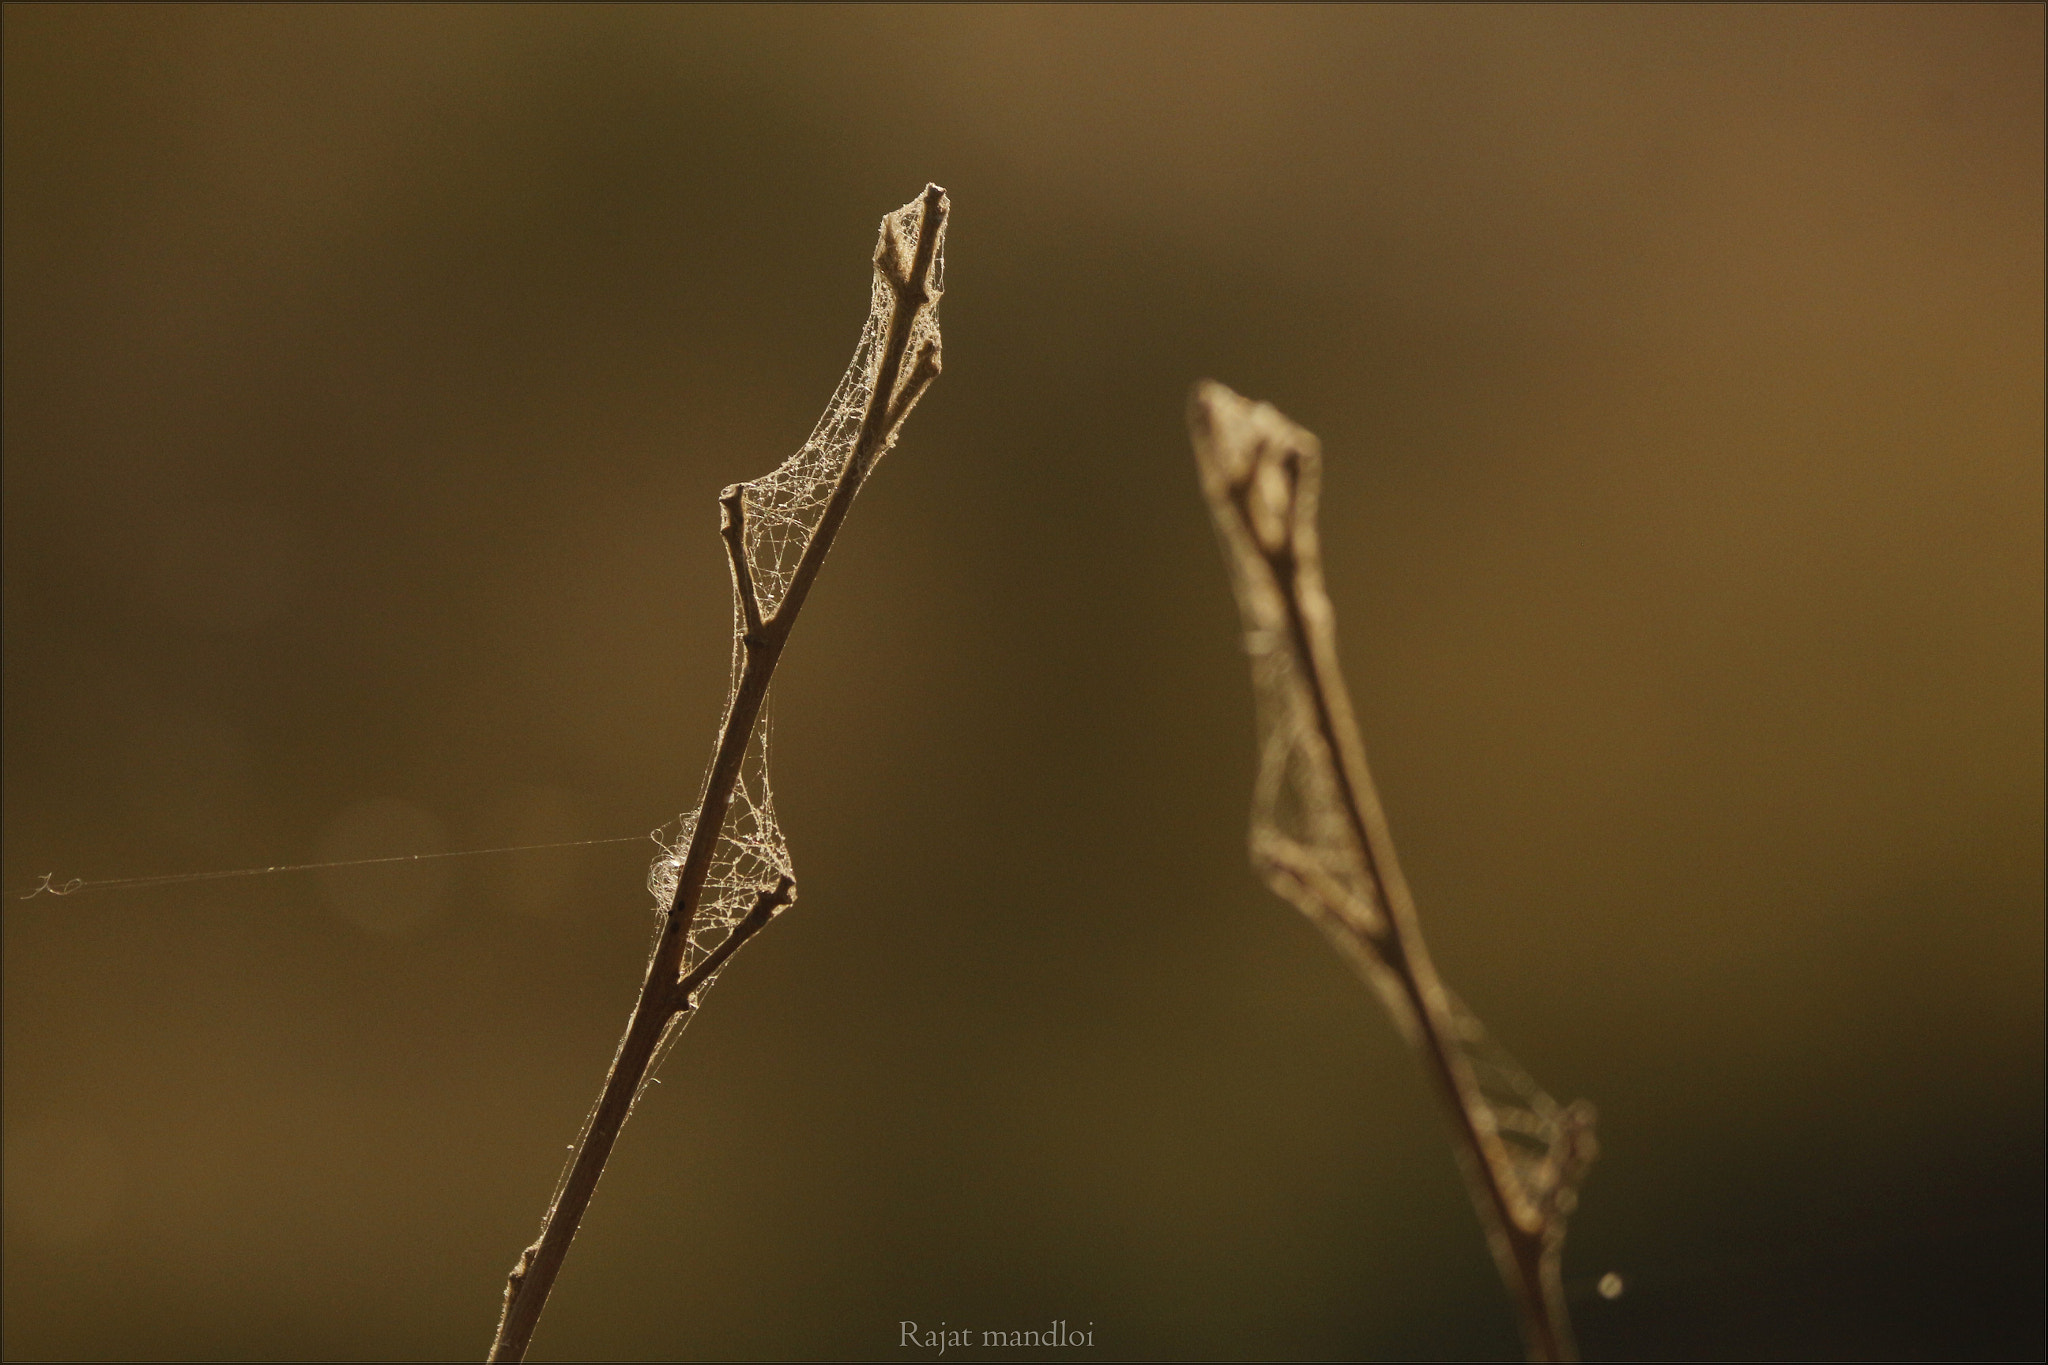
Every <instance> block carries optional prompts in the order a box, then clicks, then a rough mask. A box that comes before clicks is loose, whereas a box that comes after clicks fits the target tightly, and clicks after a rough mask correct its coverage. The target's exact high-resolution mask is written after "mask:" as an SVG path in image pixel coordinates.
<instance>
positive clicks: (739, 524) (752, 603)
mask: <svg viewBox="0 0 2048 1365" xmlns="http://www.w3.org/2000/svg"><path fill="white" fill-rule="evenodd" d="M718 507H719V518H718V534H719V536H720V537H721V538H722V539H723V540H724V541H725V557H726V559H727V560H728V561H729V563H730V565H731V568H732V587H733V592H734V594H735V595H737V596H738V598H739V600H740V619H741V620H742V621H743V622H744V623H745V627H746V635H745V639H746V642H747V644H749V645H750V646H758V644H759V642H760V639H761V598H760V595H759V594H758V593H756V592H755V590H754V571H753V569H752V568H750V567H749V566H748V564H747V492H746V490H745V489H744V488H742V487H740V486H739V485H738V484H732V485H730V486H728V487H727V488H726V490H725V491H724V492H723V493H720V494H719V495H718Z"/></svg>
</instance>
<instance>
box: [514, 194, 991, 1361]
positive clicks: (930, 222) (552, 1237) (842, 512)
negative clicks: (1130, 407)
mask: <svg viewBox="0 0 2048 1365" xmlns="http://www.w3.org/2000/svg"><path fill="white" fill-rule="evenodd" d="M923 198H924V209H923V213H922V215H921V217H920V219H919V223H918V232H917V241H916V242H915V243H912V244H911V247H910V250H909V253H908V259H907V260H906V259H905V252H904V250H903V244H902V243H900V242H899V241H898V240H897V238H896V233H895V230H894V226H893V224H892V223H891V221H890V220H889V219H886V218H885V219H884V220H883V226H882V240H881V241H880V243H879V244H878V245H877V246H876V248H875V266H876V269H877V270H879V271H880V272H881V274H882V277H883V278H884V279H885V280H886V281H887V282H888V285H889V290H890V294H891V297H892V303H891V308H890V313H889V318H888V322H887V324H886V326H885V327H884V328H883V332H882V340H881V344H880V350H879V354H878V357H877V361H876V365H875V375H874V383H873V386H872V388H871V390H870V393H869V397H868V401H867V407H866V410H865V411H864V412H863V413H862V416H861V424H860V433H859V436H858V437H857V439H856V441H855V443H854V447H853V449H852V450H851V452H850V453H849V456H848V458H847V461H846V464H845V466H844V468H843V469H842V470H841V471H840V474H839V479H838V482H837V483H836V484H834V486H833V489H832V495H831V499H830V501H829V502H828V503H827V504H826V507H825V512H824V515H823V517H822V518H821V519H820V521H819V522H818V525H817V527H816V529H815V530H813V531H812V533H811V537H810V539H809V541H808V542H806V544H805V546H804V551H803V555H802V557H801V558H800V559H799V560H798V561H797V566H796V569H795V571H794V573H793V574H792V575H791V578H790V582H789V588H788V591H787V592H785V593H784V594H783V596H782V600H781V601H780V602H779V603H778V604H777V605H776V608H775V610H774V611H773V612H772V613H771V614H768V615H766V616H764V615H763V614H762V611H761V603H760V598H759V595H758V592H757V590H756V585H755V583H754V578H753V574H752V572H751V570H750V568H749V566H748V562H747V553H746V535H745V531H746V524H745V515H746V512H745V505H744V502H743V500H742V497H741V494H740V489H739V486H738V485H734V486H732V487H730V488H727V489H726V490H725V491H724V493H723V494H721V495H720V497H719V505H720V507H721V508H722V509H723V514H722V519H721V533H722V534H723V536H724V538H725V545H726V553H727V558H728V559H729V561H730V565H731V570H732V578H733V588H734V591H735V592H736V594H737V595H738V598H739V602H740V610H741V617H742V639H743V641H744V643H745V653H744V662H743V664H742V666H741V670H740V676H739V681H738V683H737V684H736V685H735V687H734V689H733V695H732V700H731V702H730V703H729V704H728V706H727V708H726V713H725V722H724V725H723V727H722V728H721V730H720V732H719V736H718V748H717V750H716V753H715V755H714V757H713V759H712V762H711V774H710V776H709V777H708V778H707V779H706V780H705V785H704V800H703V804H702V805H700V806H699V807H698V810H697V821H696V825H695V828H694V829H693V830H692V832H691V836H690V844H689V848H688V850H687V852H686V853H685V854H684V856H683V862H682V867H681V869H680V871H679V873H678V876H677V880H676V892H675V897H674V899H673V900H672V901H671V902H670V904H669V905H668V907H667V909H666V911H665V912H664V915H663V921H662V927H661V932H660V936H659V937H658V938H657V939H656V943H655V948H654V952H653V954H652V956H651V957H650V959H649V961H648V964H647V979H646V981H645V982H644V983H643V985H642V986H641V989H640V999H639V1002H638V1003H637V1004H636V1005H635V1006H634V1007H633V1014H632V1017H631V1018H630V1019H629V1020H628V1021H627V1024H626V1033H625V1036H624V1037H623V1038H622V1039H621V1040H620V1042H619V1050H618V1053H617V1055H616V1056H615V1057H614V1058H613V1059H612V1068H611V1072H610V1074H609V1075H608V1076H607V1077H606V1080H605V1085H604V1091H603V1093H602V1095H601V1096H600V1097H599V1099H598V1103H597V1108H596V1109H595V1110H593V1111H592V1113H591V1117H590V1121H589V1123H588V1124H587V1125H586V1126H585V1128H584V1130H583V1136H582V1140H581V1141H580V1142H579V1143H578V1145H577V1149H576V1154H575V1156H574V1158H573V1159H572V1160H571V1162H570V1166H569V1173H568V1176H567V1178H566V1179H565V1180H564V1181H563V1182H562V1187H561V1190H560V1191H559V1193H557V1194H556V1196H555V1198H554V1200H553V1202H552V1203H551V1204H550V1205H549V1206H548V1211H547V1215H546V1218H545V1220H544V1221H543V1223H542V1225H541V1235H540V1239H539V1240H538V1241H536V1242H535V1243H534V1244H533V1245H532V1246H530V1247H528V1248H527V1249H526V1250H525V1252H523V1253H522V1254H521V1255H520V1257H519V1263H518V1264H517V1265H516V1266H514V1267H513V1269H512V1274H511V1276H510V1278H509V1279H508V1280H507V1282H506V1285H505V1308H504V1313H503V1315H502V1316H501V1318H500V1319H499V1322H498V1335H497V1339H496V1340H495V1341H494V1342H493V1343H492V1346H491V1353H490V1357H489V1358H490V1359H491V1360H493V1361H517V1360H521V1359H523V1358H524V1357H525V1354H526V1347H527V1343H528V1342H529V1341H531V1340H532V1337H533V1329H534V1327H535V1325H536V1324H538V1323H539V1321H540V1314H541V1309H542V1308H543V1307H545V1306H546V1304H547V1300H548V1292H549V1290H551V1289H552V1288H553V1287H554V1282H555V1275H556V1273H557V1272H558V1271H560V1269H561V1266H562V1260H563V1258H564V1257H565V1256H566V1255H568V1252H569V1243H570V1242H571V1240H572V1239H574V1237H575V1236H576V1228H577V1225H578V1224H579V1223H580V1222H581V1221H582V1218H583V1212H584V1210H585V1209H586V1208H587V1207H588V1206H589V1204H590V1196H591V1194H592V1193H593V1192H594V1191H595V1190H596V1189H597V1181H598V1177H599V1176H600V1175H602V1174H603V1173H604V1165H605V1161H606V1160H607V1159H608V1158H609V1157H610V1155H611V1150H612V1144H613V1143H614V1142H616V1141H617V1140H618V1136H619V1130H620V1128H621V1127H622V1126H624V1124H625V1121H626V1116H627V1115H628V1114H629V1113H630V1112H631V1111H632V1108H633V1099H634V1097H635V1096H636V1095H637V1094H639V1091H640V1087H641V1084H642V1082H643V1081H644V1080H645V1078H646V1076H647V1071H648V1068H649V1066H650V1065H651V1064H652V1062H653V1060H654V1057H655V1054H656V1053H657V1051H658V1050H659V1048H660V1044H661V1038H662V1034H663V1032H664V1031H665V1030H666V1029H667V1028H668V1026H669V1023H670V1021H671V1020H672V1019H674V1018H675V1016H677V1015H678V1014H681V1013H684V1012H686V1011H688V1010H691V1009H694V1008H695V1007H696V999H695V996H696V992H697V990H698V988H699V987H700V986H702V985H703V983H704V982H706V981H708V980H709V979H710V978H711V976H712V975H713V974H714V973H715V972H717V970H718V969H719V967H720V966H722V965H723V964H724V963H725V961H726V959H727V958H729V957H730V956H731V955H732V954H733V953H734V952H735V951H737V950H738V949H739V947H740V945H741V944H743V943H745V942H746V941H747V939H748V938H750V937H752V936H753V935H754V934H755V933H757V932H759V931H760V929H761V928H762V927H763V926H764V925H766V924H767V923H768V921H769V920H770V919H772V918H774V916H775V914H776V913H777V912H778V911H779V910H780V909H781V908H782V907H783V906H785V905H787V904H789V902H790V901H791V899H792V898H793V895H794V889H795V888H794V883H793V882H792V881H791V880H790V878H789V877H787V876H784V877H782V878H780V880H779V881H778V883H777V884H776V885H774V886H764V887H762V888H760V892H759V896H758V898H757V900H756V901H755V904H754V907H753V909H752V910H751V911H750V912H749V913H748V914H747V915H746V917H745V918H744V919H742V920H741V921H740V923H739V924H738V925H737V926H735V927H734V929H733V930H732V932H731V934H730V935H729V936H728V937H727V938H726V939H725V940H724V941H723V942H722V943H720V944H719V946H718V947H717V948H716V949H714V950H713V951H712V952H711V953H710V954H709V955H708V956H707V957H706V958H705V959H704V961H703V962H701V963H699V964H698V965H697V967H696V968H695V969H694V970H692V971H691V972H690V973H689V974H688V975H684V974H683V971H682V967H683V961H684V956H685V953H686V952H687V951H688V946H689V942H690V930H691V928H692V926H693V925H694V924H695V922H696V918H697V910H698V906H699V903H700V902H701V901H702V899H703V895H704V883H705V878H706V877H707V876H708V875H709V873H710V870H711V860H712V854H713V853H714V851H715V850H716V848H717V845H718V837H719V833H720V831H721V829H722V828H723V827H724V825H725V818H726V814H727V812H728V810H729V809H730V808H731V805H732V799H733V788H734V786H735V784H736V783H737V782H738V781H739V776H740V765H741V762H742V760H743V759H744V758H745V756H746V752H747V743H748V740H749V737H750V736H751V735H752V734H753V732H754V723H755V721H756V720H757V719H759V717H760V713H761V706H762V703H763V702H764V701H765V700H766V698H767V696H768V684H769V682H770V681H771V680H772V679H773V678H774V675H775V665H776V663H777V661H778V660H779V659H780V658H781V657H782V647H783V645H784V644H785V643H786V642H787V641H788V639H789V632H790V629H791V628H792V627H793V626H794V625H795V624H796V618H797V613H798V612H799V611H801V610H802V609H803V604H804V598H805V597H806V596H808V595H809V593H810V590H811V584H812V583H813V582H814V581H815V580H816V579H817V576H818V570H819V568H820V567H821V566H822V565H823V564H824V562H825V555H826V553H827V552H828V551H829V550H830V549H831V548H832V540H833V538H834V537H835V536H836V535H837V534H838V533H839V526H840V523H841V522H843V521H844V520H845V519H846V512H847V509H848V508H850V507H851V506H852V505H853V499H854V495H855V494H856V493H858V492H859V491H860V485H861V481H862V480H863V479H864V478H865V477H866V473H867V471H868V470H869V469H871V468H873V466H874V463H875V460H876V457H878V456H879V455H880V454H881V453H882V451H884V450H886V449H887V448H888V446H889V443H890V441H891V440H892V439H893V438H894V436H895V434H896V428H897V427H898V426H899V425H900V424H901V423H902V421H903V419H904V417H906V416H907V415H908V414H909V412H910V409H911V407H912V406H913V405H915V403H916V402H917V400H918V398H919V397H920V396H921V395H922V394H923V392H924V390H925V389H926V388H927V387H928V386H929V385H930V384H931V382H932V380H933V379H935V378H936V377H937V376H938V373H939V356H938V350H937V347H936V346H935V345H933V344H931V343H926V344H925V345H923V346H921V347H920V348H919V349H918V353H917V355H916V356H915V357H914V358H913V359H912V361H911V368H910V372H909V373H908V374H907V375H904V374H903V362H904V358H905V357H904V352H905V351H906V350H907V349H908V346H909V340H910V336H911V329H912V323H913V322H915V320H916V318H917V314H918V311H919V310H920V309H922V308H924V307H925V306H926V305H927V304H929V303H930V302H931V301H932V297H933V296H932V293H931V291H930V288H929V285H930V281H931V273H932V272H931V267H932V262H933V257H934V255H935V253H936V252H937V250H938V244H939V240H940V236H941V234H942V233H943V231H944V228H945V221H946V216H947V214H948V213H949V212H950V210H951V204H950V202H949V201H948V200H947V198H946V192H945V191H944V190H942V189H940V188H939V187H938V186H937V185H927V186H925V190H924V196H923ZM899 376H901V377H902V379H903V382H902V383H901V384H899V383H898V378H899Z"/></svg>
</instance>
